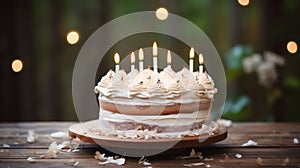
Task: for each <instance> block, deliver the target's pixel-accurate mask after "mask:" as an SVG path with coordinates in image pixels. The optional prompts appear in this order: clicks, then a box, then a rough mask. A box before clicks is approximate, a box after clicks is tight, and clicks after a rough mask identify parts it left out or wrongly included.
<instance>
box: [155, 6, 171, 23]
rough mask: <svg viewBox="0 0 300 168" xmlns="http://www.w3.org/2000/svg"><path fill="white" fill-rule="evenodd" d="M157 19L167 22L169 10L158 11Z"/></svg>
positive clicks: (161, 9)
mask: <svg viewBox="0 0 300 168" xmlns="http://www.w3.org/2000/svg"><path fill="white" fill-rule="evenodd" d="M156 17H157V18H158V19H159V20H166V19H167V18H168V10H167V9H166V8H158V9H157V10H156Z"/></svg>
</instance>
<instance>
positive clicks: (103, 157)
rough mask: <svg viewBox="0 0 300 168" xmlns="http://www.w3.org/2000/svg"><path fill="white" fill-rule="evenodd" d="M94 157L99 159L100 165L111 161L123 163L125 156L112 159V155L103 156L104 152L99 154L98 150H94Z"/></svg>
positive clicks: (118, 163)
mask: <svg viewBox="0 0 300 168" xmlns="http://www.w3.org/2000/svg"><path fill="white" fill-rule="evenodd" d="M94 158H95V159H96V160H100V162H98V164H100V165H105V164H109V163H112V164H117V165H119V166H120V165H123V164H125V158H119V159H114V158H113V157H112V156H109V157H105V154H101V153H100V152H99V151H96V152H95V155H94Z"/></svg>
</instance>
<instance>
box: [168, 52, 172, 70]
mask: <svg viewBox="0 0 300 168" xmlns="http://www.w3.org/2000/svg"><path fill="white" fill-rule="evenodd" d="M171 59H172V58H171V52H170V50H168V53H167V64H168V67H170V68H171Z"/></svg>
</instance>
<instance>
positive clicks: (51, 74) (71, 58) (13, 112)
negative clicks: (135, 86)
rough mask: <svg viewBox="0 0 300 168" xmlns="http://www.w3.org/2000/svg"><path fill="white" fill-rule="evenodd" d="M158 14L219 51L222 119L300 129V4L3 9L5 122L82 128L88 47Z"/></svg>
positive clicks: (220, 0)
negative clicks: (116, 24) (190, 27)
mask: <svg viewBox="0 0 300 168" xmlns="http://www.w3.org/2000/svg"><path fill="white" fill-rule="evenodd" d="M160 7H163V8H165V9H167V11H168V12H170V13H174V14H177V15H179V16H182V17H184V18H186V19H188V20H190V21H192V22H193V23H194V24H196V25H197V26H199V27H200V28H201V29H202V30H203V31H204V32H205V33H206V34H207V36H208V37H209V38H210V40H211V41H212V42H213V43H214V45H215V47H216V49H217V50H218V52H219V54H220V56H221V57H222V60H223V64H224V67H225V70H226V77H227V84H228V93H227V101H226V105H225V109H224V113H223V117H224V118H227V119H231V120H234V121H300V113H299V107H298V103H299V98H300V66H299V65H298V64H299V63H300V55H299V51H298V46H299V44H300V22H299V18H300V12H299V9H300V1H299V0H227V1H224V0H186V1H183V0H182V1H180V0H155V1H154V0H131V1H123V0H106V1H104V0H102V1H100V0H87V1H81V0H9V1H2V2H1V5H0V12H1V15H0V18H1V26H0V68H1V69H0V77H1V78H2V80H1V82H0V90H1V91H0V99H1V100H0V107H1V110H0V112H1V117H0V121H37V120H38V121H43V120H58V121H59V120H77V117H76V113H75V111H74V107H73V101H72V92H71V89H72V72H73V67H74V64H75V61H76V57H77V55H78V53H79V51H80V49H81V47H82V46H83V44H84V42H85V41H86V40H87V38H88V37H89V36H90V35H91V34H92V33H93V32H94V31H95V30H97V29H98V28H99V27H101V26H102V25H103V24H105V23H106V22H108V21H110V20H112V19H115V18H117V17H119V16H122V15H125V14H129V13H132V12H138V11H145V10H152V11H155V10H157V9H158V8H160ZM151 40H152V39H151ZM150 45H152V44H151V43H149V46H148V47H150ZM171 50H172V49H171ZM183 53H184V54H185V53H186V51H184V52H183ZM183 57H186V55H183ZM186 61H188V59H186ZM106 65H107V67H108V68H107V70H108V69H109V68H113V61H108V62H107V63H106ZM104 73H105V72H100V74H104Z"/></svg>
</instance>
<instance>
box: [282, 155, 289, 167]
mask: <svg viewBox="0 0 300 168" xmlns="http://www.w3.org/2000/svg"><path fill="white" fill-rule="evenodd" d="M289 163H290V159H289V158H288V157H287V158H285V159H284V160H283V163H282V166H286V165H288V164H289Z"/></svg>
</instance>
